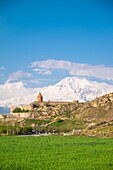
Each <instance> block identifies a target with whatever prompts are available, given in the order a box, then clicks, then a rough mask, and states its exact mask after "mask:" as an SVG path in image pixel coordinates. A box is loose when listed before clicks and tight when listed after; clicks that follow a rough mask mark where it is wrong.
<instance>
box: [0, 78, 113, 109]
mask: <svg viewBox="0 0 113 170" xmlns="http://www.w3.org/2000/svg"><path fill="white" fill-rule="evenodd" d="M39 91H40V92H41V93H42V95H43V97H44V100H45V101H48V100H51V101H73V100H79V101H80V102H85V101H90V100H93V99H94V98H96V97H99V96H101V95H104V94H106V93H110V92H113V86H112V85H108V84H105V83H98V82H95V81H89V80H86V79H80V78H76V77H67V78H65V79H63V80H61V81H60V82H58V83H57V84H55V85H51V86H48V87H44V88H37V93H34V94H32V95H31V94H30V95H27V96H23V97H18V96H17V97H13V98H11V99H8V100H0V106H1V107H10V106H13V105H25V104H29V103H31V102H33V101H34V100H36V97H37V95H38V92H39Z"/></svg>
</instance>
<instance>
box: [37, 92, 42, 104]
mask: <svg viewBox="0 0 113 170" xmlns="http://www.w3.org/2000/svg"><path fill="white" fill-rule="evenodd" d="M37 101H38V102H39V103H42V102H43V96H42V94H41V93H39V94H38V96H37Z"/></svg>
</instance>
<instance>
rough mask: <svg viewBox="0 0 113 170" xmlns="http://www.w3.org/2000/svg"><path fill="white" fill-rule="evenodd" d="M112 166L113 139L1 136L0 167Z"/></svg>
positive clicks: (70, 169)
mask: <svg viewBox="0 0 113 170" xmlns="http://www.w3.org/2000/svg"><path fill="white" fill-rule="evenodd" d="M112 169H113V139H98V138H84V137H63V136H46V137H44V136H39V137H31V136H28V137H24V136H22V137H21V136H4V137H3V136H1V137H0V170H112Z"/></svg>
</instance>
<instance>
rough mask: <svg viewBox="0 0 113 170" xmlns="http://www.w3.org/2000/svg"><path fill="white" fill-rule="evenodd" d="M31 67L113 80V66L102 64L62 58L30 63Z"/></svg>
mask: <svg viewBox="0 0 113 170" xmlns="http://www.w3.org/2000/svg"><path fill="white" fill-rule="evenodd" d="M31 68H34V69H33V70H36V69H40V68H41V69H50V70H53V69H58V70H60V69H61V70H67V71H68V72H69V74H70V75H72V76H88V77H95V78H99V79H107V80H113V68H112V67H105V66H104V65H94V66H93V65H89V64H81V63H74V62H70V61H64V60H51V59H49V60H44V61H35V62H33V63H31Z"/></svg>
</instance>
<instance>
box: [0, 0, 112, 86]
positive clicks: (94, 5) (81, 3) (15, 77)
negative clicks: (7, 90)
mask: <svg viewBox="0 0 113 170" xmlns="http://www.w3.org/2000/svg"><path fill="white" fill-rule="evenodd" d="M34 63H35V64H34ZM54 66H56V67H54ZM112 73H113V2H112V1H110V0H57V1H53V0H38V1H37V0H32V1H31V0H22V1H19V0H15V1H14V0H10V1H8V0H4V1H3V0H2V1H0V77H1V79H0V84H1V85H2V86H3V85H6V84H7V83H14V82H20V81H22V82H23V83H26V86H29V87H38V86H45V85H49V84H54V83H56V82H58V81H59V80H61V79H62V78H64V77H66V76H82V77H91V78H93V79H102V80H106V81H110V82H111V83H112V80H113V75H112Z"/></svg>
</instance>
